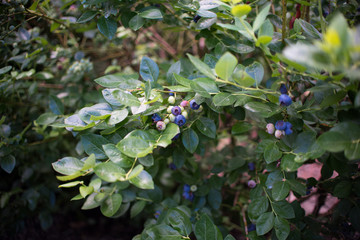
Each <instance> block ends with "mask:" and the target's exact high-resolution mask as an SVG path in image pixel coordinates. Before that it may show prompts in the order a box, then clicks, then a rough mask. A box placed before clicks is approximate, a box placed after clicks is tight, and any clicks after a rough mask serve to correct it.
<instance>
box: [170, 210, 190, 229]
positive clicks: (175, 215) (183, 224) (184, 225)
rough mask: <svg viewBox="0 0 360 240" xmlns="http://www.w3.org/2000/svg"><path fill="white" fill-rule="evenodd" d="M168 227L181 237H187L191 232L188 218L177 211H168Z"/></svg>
mask: <svg viewBox="0 0 360 240" xmlns="http://www.w3.org/2000/svg"><path fill="white" fill-rule="evenodd" d="M166 218H167V220H168V221H169V223H170V225H171V226H172V227H173V228H174V229H175V230H177V231H179V232H180V233H181V235H183V236H189V235H190V233H191V232H192V225H191V222H190V218H189V217H188V216H187V215H186V214H185V213H184V212H182V211H180V210H179V209H170V210H169V211H168V214H167V216H166Z"/></svg>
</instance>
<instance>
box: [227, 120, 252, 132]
mask: <svg viewBox="0 0 360 240" xmlns="http://www.w3.org/2000/svg"><path fill="white" fill-rule="evenodd" d="M251 128H252V125H251V124H250V123H248V122H237V123H235V124H234V125H233V126H232V128H231V134H232V135H238V134H241V133H246V132H248V131H249V130H251Z"/></svg>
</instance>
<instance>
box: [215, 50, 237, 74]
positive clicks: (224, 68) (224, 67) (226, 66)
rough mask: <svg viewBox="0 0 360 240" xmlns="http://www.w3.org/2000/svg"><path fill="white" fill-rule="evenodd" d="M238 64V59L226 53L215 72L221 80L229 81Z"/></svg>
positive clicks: (217, 64)
mask: <svg viewBox="0 0 360 240" xmlns="http://www.w3.org/2000/svg"><path fill="white" fill-rule="evenodd" d="M237 63H238V61H237V59H236V57H235V56H234V55H232V54H231V53H229V52H226V53H225V54H224V55H222V56H221V58H220V59H219V61H218V62H217V63H216V66H215V72H216V74H217V75H218V76H219V77H220V78H222V79H224V80H226V81H228V80H229V78H230V77H231V75H232V73H233V72H234V69H235V67H236V65H237Z"/></svg>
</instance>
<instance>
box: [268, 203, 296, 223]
mask: <svg viewBox="0 0 360 240" xmlns="http://www.w3.org/2000/svg"><path fill="white" fill-rule="evenodd" d="M273 208H274V211H275V212H276V214H277V215H279V216H280V217H283V218H286V219H291V218H294V217H295V213H294V209H293V208H292V206H291V204H290V203H289V202H287V201H285V200H284V201H279V202H273Z"/></svg>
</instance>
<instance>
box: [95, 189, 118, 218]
mask: <svg viewBox="0 0 360 240" xmlns="http://www.w3.org/2000/svg"><path fill="white" fill-rule="evenodd" d="M121 202H122V196H121V194H119V193H114V194H112V195H110V196H109V197H108V198H107V199H106V200H105V201H103V202H102V204H101V207H100V210H101V213H102V214H103V215H104V216H106V217H111V216H113V215H115V213H116V212H117V211H118V210H119V208H120V206H121Z"/></svg>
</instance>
